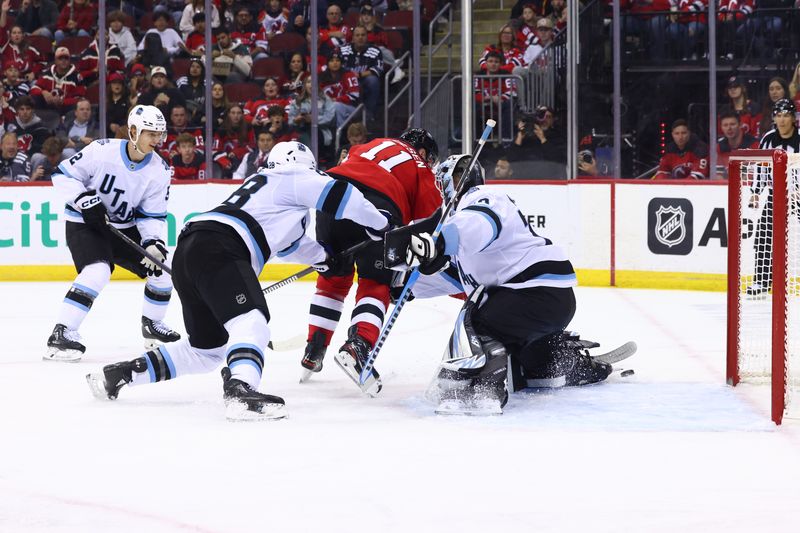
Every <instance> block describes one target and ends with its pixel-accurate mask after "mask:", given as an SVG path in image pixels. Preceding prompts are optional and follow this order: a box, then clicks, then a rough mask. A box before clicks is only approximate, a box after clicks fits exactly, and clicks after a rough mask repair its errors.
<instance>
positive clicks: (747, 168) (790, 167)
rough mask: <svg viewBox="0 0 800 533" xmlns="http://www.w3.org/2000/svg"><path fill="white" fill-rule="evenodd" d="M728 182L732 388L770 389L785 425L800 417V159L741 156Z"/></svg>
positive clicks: (770, 153) (765, 153)
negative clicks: (743, 383) (787, 418)
mask: <svg viewBox="0 0 800 533" xmlns="http://www.w3.org/2000/svg"><path fill="white" fill-rule="evenodd" d="M728 180H729V183H728V191H729V192H728V237H729V238H728V333H727V365H726V366H727V381H728V383H729V384H730V385H736V384H738V383H739V381H740V380H748V381H756V382H758V381H762V382H767V383H769V384H770V385H771V389H772V390H771V403H772V408H771V411H772V420H773V421H774V422H775V423H776V424H780V423H781V422H782V420H783V417H784V414H795V415H796V414H797V413H798V412H800V409H798V408H800V405H798V404H800V342H799V341H800V290H798V289H800V190H799V189H798V182H799V181H800V155H798V154H791V155H788V154H787V153H786V152H784V151H783V150H737V151H735V152H733V154H732V155H731V157H730V159H729V165H728ZM770 281H771V283H770ZM793 409H794V410H793Z"/></svg>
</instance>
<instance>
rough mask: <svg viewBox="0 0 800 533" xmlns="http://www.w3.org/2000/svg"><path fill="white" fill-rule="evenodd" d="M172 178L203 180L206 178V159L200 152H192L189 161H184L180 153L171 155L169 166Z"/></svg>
mask: <svg viewBox="0 0 800 533" xmlns="http://www.w3.org/2000/svg"><path fill="white" fill-rule="evenodd" d="M169 170H170V172H171V173H172V179H174V180H203V179H206V161H205V158H204V157H203V155H202V154H201V153H200V152H195V153H194V158H193V159H192V160H191V162H189V163H184V162H183V158H182V157H181V154H175V155H174V156H172V164H171V165H170V167H169Z"/></svg>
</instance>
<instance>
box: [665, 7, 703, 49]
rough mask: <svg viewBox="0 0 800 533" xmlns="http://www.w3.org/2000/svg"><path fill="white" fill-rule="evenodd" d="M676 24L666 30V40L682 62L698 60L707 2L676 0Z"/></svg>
mask: <svg viewBox="0 0 800 533" xmlns="http://www.w3.org/2000/svg"><path fill="white" fill-rule="evenodd" d="M677 3H678V9H677V10H678V11H679V12H681V13H682V14H681V15H679V16H678V18H677V22H676V23H672V24H670V25H669V26H667V28H666V33H667V40H668V42H671V43H672V46H674V47H675V49H677V50H678V51H679V55H680V57H681V59H682V60H683V61H686V60H689V59H691V60H692V61H695V60H697V59H698V57H699V56H698V46H699V44H700V43H701V41H702V37H703V35H705V33H706V24H707V23H706V15H705V13H706V11H708V0H677Z"/></svg>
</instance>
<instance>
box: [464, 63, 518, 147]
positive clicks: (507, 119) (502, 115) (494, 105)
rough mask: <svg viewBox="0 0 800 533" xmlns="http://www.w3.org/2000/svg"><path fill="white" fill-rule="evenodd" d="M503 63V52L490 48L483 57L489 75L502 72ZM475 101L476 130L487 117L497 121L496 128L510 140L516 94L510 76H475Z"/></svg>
mask: <svg viewBox="0 0 800 533" xmlns="http://www.w3.org/2000/svg"><path fill="white" fill-rule="evenodd" d="M502 63H503V54H502V53H500V52H499V51H498V50H490V51H489V52H488V53H487V54H485V57H484V58H483V64H484V67H485V69H486V70H485V71H484V72H485V73H486V74H488V75H489V76H497V75H500V74H503V72H501V71H500V69H501V68H502V67H501V65H502ZM474 86H475V103H476V104H478V106H479V112H478V113H476V117H475V118H476V120H477V123H478V130H480V129H482V126H483V124H485V122H486V119H487V118H493V119H495V120H497V121H498V130H499V131H500V133H501V135H502V137H503V139H506V140H507V142H510V140H511V133H512V131H513V127H514V123H513V120H514V119H513V111H514V110H513V107H512V105H513V102H512V97H514V96H516V91H515V88H514V83H513V81H512V79H511V78H489V79H486V78H475V80H474Z"/></svg>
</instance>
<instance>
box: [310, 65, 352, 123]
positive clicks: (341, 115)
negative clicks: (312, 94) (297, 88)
mask: <svg viewBox="0 0 800 533" xmlns="http://www.w3.org/2000/svg"><path fill="white" fill-rule="evenodd" d="M319 85H320V89H322V91H323V92H324V93H325V94H327V95H328V96H329V97H330V99H331V100H333V106H334V108H335V109H336V124H344V123H345V121H346V120H347V118H348V117H349V116H350V115H351V114H352V113H353V111H355V109H356V106H357V105H358V99H359V97H360V94H361V91H360V90H359V86H358V76H356V74H355V73H354V72H350V71H348V70H344V69H343V68H342V55H341V54H340V53H339V52H333V53H332V54H331V55H330V57H329V58H328V68H327V69H326V70H325V72H323V73H322V74H320V76H319Z"/></svg>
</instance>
